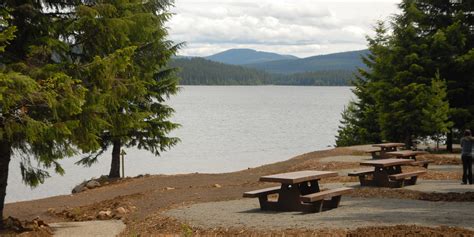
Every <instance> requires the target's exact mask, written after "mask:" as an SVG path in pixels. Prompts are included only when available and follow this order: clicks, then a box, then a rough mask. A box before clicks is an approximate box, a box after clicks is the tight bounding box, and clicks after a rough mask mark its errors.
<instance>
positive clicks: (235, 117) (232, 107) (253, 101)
mask: <svg viewBox="0 0 474 237" xmlns="http://www.w3.org/2000/svg"><path fill="white" fill-rule="evenodd" d="M352 97H353V94H352V92H351V91H350V87H309V86H308V87H292V86H183V87H182V89H181V91H180V92H179V93H178V94H177V95H175V96H173V97H172V98H171V99H170V101H169V102H168V104H169V105H171V106H172V107H173V108H174V109H175V110H176V113H175V116H174V118H173V119H172V120H173V121H175V122H177V123H180V124H181V125H182V127H181V128H179V129H177V130H176V131H174V132H173V133H172V134H171V135H172V136H176V137H179V138H180V139H181V140H182V141H181V143H179V144H178V145H177V146H175V147H174V148H172V149H171V150H170V151H168V152H164V153H163V154H162V155H161V156H160V157H155V156H153V155H152V154H151V153H149V152H147V151H143V150H138V149H135V148H126V149H125V151H126V152H127V155H126V157H125V174H126V175H127V176H136V175H139V174H182V173H193V172H199V173H223V172H232V171H237V170H241V169H247V168H249V167H256V166H261V165H264V164H269V163H274V162H278V161H282V160H287V159H289V158H291V157H294V156H297V155H300V154H303V153H307V152H311V151H315V150H322V149H327V148H329V147H333V146H334V144H335V136H336V134H337V129H338V125H339V124H340V119H341V112H342V110H343V108H344V106H346V105H347V103H348V102H349V101H350V99H351V98H352ZM110 157H111V151H109V152H107V153H106V154H105V155H104V156H103V157H101V159H100V161H99V162H98V163H97V164H95V165H94V166H92V167H90V168H83V167H81V166H77V165H74V162H76V161H77V160H78V157H74V158H67V159H64V160H62V161H61V164H63V167H64V168H65V170H66V174H65V175H64V176H58V175H55V174H53V172H51V173H52V177H51V178H49V179H47V180H46V182H45V183H44V184H42V185H40V186H39V187H37V188H34V189H31V188H29V187H27V186H25V185H24V184H23V183H22V181H21V176H20V168H19V163H18V159H13V160H12V162H11V164H10V176H9V182H8V187H7V196H6V202H15V201H22V200H31V199H38V198H43V197H48V196H54V195H61V194H70V192H71V189H72V188H73V187H74V186H75V185H77V184H79V183H81V182H82V181H84V180H88V179H90V178H91V177H99V176H100V175H102V174H108V173H109V167H110ZM33 164H34V162H33Z"/></svg>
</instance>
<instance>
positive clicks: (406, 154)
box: [386, 150, 428, 160]
mask: <svg viewBox="0 0 474 237" xmlns="http://www.w3.org/2000/svg"><path fill="white" fill-rule="evenodd" d="M386 154H387V155H388V156H394V157H396V158H407V159H413V160H416V156H417V155H423V154H428V152H426V151H412V150H403V151H390V152H387V153H386Z"/></svg>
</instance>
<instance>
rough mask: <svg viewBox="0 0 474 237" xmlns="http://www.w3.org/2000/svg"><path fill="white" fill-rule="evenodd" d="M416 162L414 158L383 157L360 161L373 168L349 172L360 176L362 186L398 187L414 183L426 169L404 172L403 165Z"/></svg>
mask: <svg viewBox="0 0 474 237" xmlns="http://www.w3.org/2000/svg"><path fill="white" fill-rule="evenodd" d="M413 162H415V161H414V160H412V159H395V158H389V159H381V160H368V161H363V162H361V163H360V165H362V166H372V167H374V168H373V170H365V171H359V172H352V173H349V176H359V180H360V184H361V186H378V187H390V188H397V187H403V186H405V185H414V184H415V183H416V180H417V177H418V175H420V174H424V173H426V171H425V170H421V171H414V172H405V173H402V166H404V165H410V164H412V163H413Z"/></svg>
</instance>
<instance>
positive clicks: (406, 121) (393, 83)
mask: <svg viewBox="0 0 474 237" xmlns="http://www.w3.org/2000/svg"><path fill="white" fill-rule="evenodd" d="M399 8H400V9H401V13H400V14H398V15H396V16H395V17H394V18H393V20H392V21H391V22H390V28H388V27H387V26H386V24H385V23H384V22H379V23H378V24H377V26H376V28H375V31H376V35H375V37H373V38H368V45H369V50H370V54H369V55H367V56H366V57H364V63H365V64H366V65H367V68H366V69H359V74H360V75H359V76H358V77H357V79H356V80H355V82H354V84H355V89H354V90H353V92H354V94H355V95H356V96H357V100H355V101H352V102H351V103H350V104H349V105H348V106H347V108H346V109H345V111H344V112H343V114H342V117H343V119H342V121H341V122H342V125H341V126H340V128H339V131H338V136H337V140H336V144H337V145H338V146H347V145H354V144H364V143H377V142H381V141H383V140H389V141H403V142H405V143H406V144H407V145H408V146H410V145H412V142H413V140H414V139H420V138H421V139H425V138H428V139H434V140H439V139H440V138H446V141H447V145H448V150H452V143H453V137H455V134H456V133H457V132H459V131H462V130H463V129H465V128H473V127H474V104H473V102H474V93H473V89H474V80H473V75H474V67H473V65H474V48H473V47H474V14H473V13H474V1H467V0H459V1H437V0H403V1H402V3H400V4H399Z"/></svg>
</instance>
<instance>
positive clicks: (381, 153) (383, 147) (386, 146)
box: [367, 142, 405, 159]
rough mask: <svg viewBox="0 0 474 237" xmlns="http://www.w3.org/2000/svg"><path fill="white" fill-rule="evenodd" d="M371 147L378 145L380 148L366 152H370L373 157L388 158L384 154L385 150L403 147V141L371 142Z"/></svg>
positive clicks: (395, 149) (389, 150)
mask: <svg viewBox="0 0 474 237" xmlns="http://www.w3.org/2000/svg"><path fill="white" fill-rule="evenodd" d="M372 146H373V147H379V148H380V150H370V151H367V153H370V154H372V158H373V159H385V158H389V156H388V155H387V154H386V153H387V152H391V151H397V149H398V147H404V146H405V143H397V142H387V143H380V144H373V145H372Z"/></svg>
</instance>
